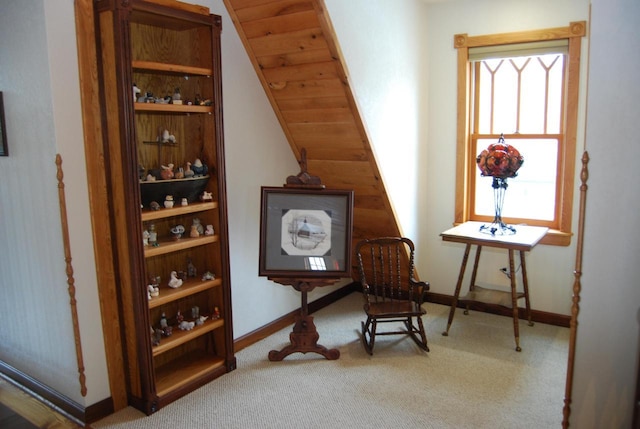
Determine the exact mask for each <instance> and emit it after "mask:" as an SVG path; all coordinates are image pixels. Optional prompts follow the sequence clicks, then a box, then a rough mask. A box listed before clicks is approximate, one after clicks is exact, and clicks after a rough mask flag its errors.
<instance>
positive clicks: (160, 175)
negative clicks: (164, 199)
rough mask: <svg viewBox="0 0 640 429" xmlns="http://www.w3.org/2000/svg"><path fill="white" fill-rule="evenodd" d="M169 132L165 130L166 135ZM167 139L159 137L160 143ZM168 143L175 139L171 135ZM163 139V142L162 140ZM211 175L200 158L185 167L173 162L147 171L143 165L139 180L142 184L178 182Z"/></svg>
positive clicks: (186, 163)
mask: <svg viewBox="0 0 640 429" xmlns="http://www.w3.org/2000/svg"><path fill="white" fill-rule="evenodd" d="M168 133H169V131H167V130H164V131H163V135H164V134H168ZM164 138H165V137H158V140H159V141H163V142H164ZM166 138H167V139H168V140H167V141H174V142H175V137H174V136H173V135H169V136H168V137H166ZM161 139H162V140H161ZM208 173H209V167H208V166H207V164H205V163H203V162H202V160H201V159H200V158H196V159H195V160H194V161H193V162H190V161H187V162H185V163H184V167H177V168H176V165H175V164H174V163H172V162H170V163H168V164H167V165H164V164H162V165H160V168H156V169H151V170H146V169H145V168H144V167H143V166H142V165H140V166H138V174H139V179H140V180H141V181H142V182H155V181H157V180H177V179H192V178H194V177H203V176H206V175H207V174H208Z"/></svg>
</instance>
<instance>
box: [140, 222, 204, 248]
mask: <svg viewBox="0 0 640 429" xmlns="http://www.w3.org/2000/svg"><path fill="white" fill-rule="evenodd" d="M169 232H170V233H171V235H172V236H173V239H174V241H178V240H180V239H181V238H182V237H183V235H184V234H185V232H186V228H185V226H184V225H182V224H178V225H174V226H173V227H171V228H170V229H169ZM214 234H215V230H214V229H213V225H210V224H209V225H207V226H206V228H205V227H204V226H203V225H202V223H201V222H200V219H199V218H197V217H195V218H193V219H192V220H191V228H190V229H189V237H190V238H197V237H200V236H203V235H205V236H208V235H214ZM142 245H143V246H145V247H148V246H151V247H158V246H160V243H159V242H158V232H157V231H156V225H155V224H154V223H153V222H151V223H149V225H148V226H147V229H145V230H144V231H142Z"/></svg>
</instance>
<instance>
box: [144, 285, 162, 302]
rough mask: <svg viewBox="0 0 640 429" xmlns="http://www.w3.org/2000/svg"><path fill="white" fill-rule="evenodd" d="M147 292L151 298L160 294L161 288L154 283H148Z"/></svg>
mask: <svg viewBox="0 0 640 429" xmlns="http://www.w3.org/2000/svg"><path fill="white" fill-rule="evenodd" d="M147 292H148V293H147V296H148V298H149V299H151V298H155V297H156V296H158V295H160V289H159V288H158V286H154V285H148V286H147Z"/></svg>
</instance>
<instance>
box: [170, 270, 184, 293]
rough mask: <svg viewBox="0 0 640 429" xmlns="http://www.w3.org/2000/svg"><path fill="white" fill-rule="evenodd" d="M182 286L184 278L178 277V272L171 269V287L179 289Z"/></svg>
mask: <svg viewBox="0 0 640 429" xmlns="http://www.w3.org/2000/svg"><path fill="white" fill-rule="evenodd" d="M180 286H182V279H179V278H178V273H176V272H175V271H171V279H169V287H170V288H173V289H177V288H179V287H180Z"/></svg>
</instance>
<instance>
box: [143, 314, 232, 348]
mask: <svg viewBox="0 0 640 429" xmlns="http://www.w3.org/2000/svg"><path fill="white" fill-rule="evenodd" d="M209 319H211V320H218V319H220V309H219V308H218V307H214V308H213V313H212V314H211V315H210V316H205V315H202V314H200V307H198V306H197V305H194V306H193V307H191V319H190V320H185V317H184V315H183V314H182V312H181V311H180V310H178V311H177V312H176V314H175V316H174V318H173V319H172V321H173V324H172V323H170V321H169V319H168V318H167V316H166V314H165V313H164V312H163V313H162V314H161V316H160V320H159V321H158V324H157V326H156V327H155V328H154V327H153V326H151V343H152V344H153V345H154V346H157V345H159V344H160V341H161V340H162V338H163V337H170V336H171V335H172V334H173V328H174V326H176V327H177V328H178V329H180V330H181V331H191V330H192V329H193V328H195V327H196V326H201V325H203V324H204V323H205V322H206V321H207V320H209Z"/></svg>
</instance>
